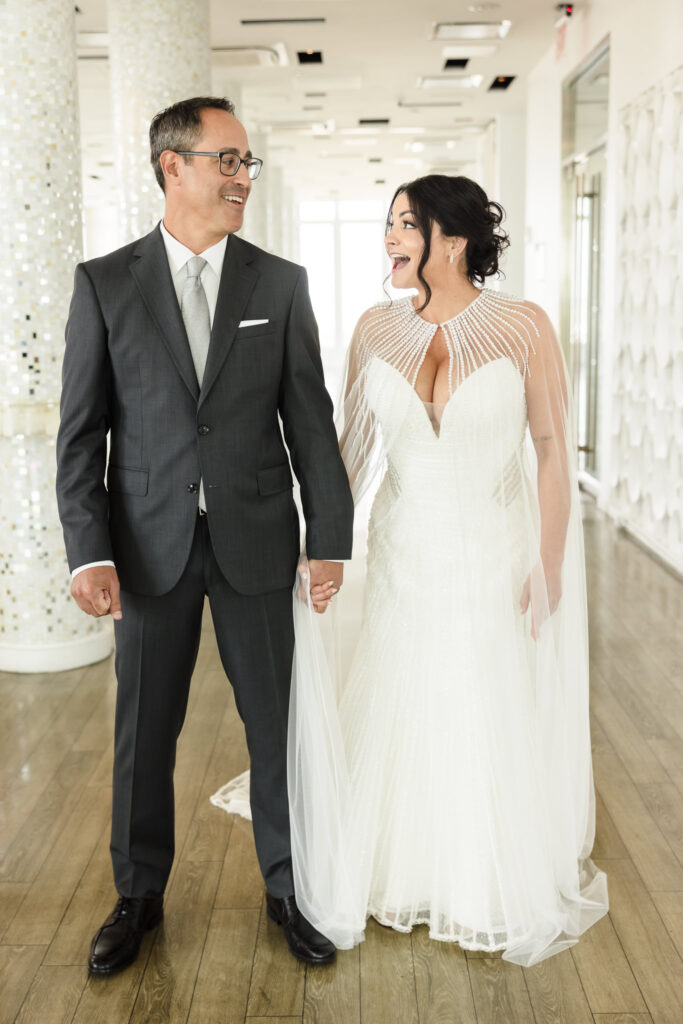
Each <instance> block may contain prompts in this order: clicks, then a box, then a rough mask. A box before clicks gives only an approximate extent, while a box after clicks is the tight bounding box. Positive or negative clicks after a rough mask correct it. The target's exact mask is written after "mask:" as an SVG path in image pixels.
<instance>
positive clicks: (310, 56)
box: [297, 50, 323, 64]
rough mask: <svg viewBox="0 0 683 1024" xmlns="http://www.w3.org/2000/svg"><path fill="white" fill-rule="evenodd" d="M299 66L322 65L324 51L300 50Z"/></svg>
mask: <svg viewBox="0 0 683 1024" xmlns="http://www.w3.org/2000/svg"><path fill="white" fill-rule="evenodd" d="M297 57H298V58H299V64H322V62H323V55H322V50H298V51H297Z"/></svg>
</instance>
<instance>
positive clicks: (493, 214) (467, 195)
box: [387, 174, 510, 309]
mask: <svg viewBox="0 0 683 1024" xmlns="http://www.w3.org/2000/svg"><path fill="white" fill-rule="evenodd" d="M403 193H405V194H406V196H407V197H408V199H409V200H410V208H411V210H412V211H413V214H414V215H415V222H416V224H417V227H418V230H419V232H420V234H421V235H422V237H423V238H424V243H425V247H424V251H423V253H422V258H421V259H420V264H419V266H418V268H417V276H418V278H419V280H420V282H421V284H422V286H423V288H424V289H425V293H426V296H427V298H426V302H425V303H424V305H423V306H422V307H421V309H424V308H425V306H427V305H428V304H429V301H430V299H431V297H432V290H431V288H430V287H429V285H428V284H427V282H426V281H425V279H424V276H423V273H422V272H423V270H424V268H425V266H426V264H427V260H428V259H429V254H430V251H431V239H432V225H433V224H435V223H436V224H438V225H439V227H440V228H441V230H442V232H443V233H444V235H446V237H447V238H452V237H454V236H457V237H458V238H466V239H467V246H466V247H465V262H466V265H467V276H468V278H469V279H470V281H471V282H472V284H480V285H481V284H483V283H484V281H485V279H486V278H487V277H492V276H493V275H496V274H498V275H499V274H501V273H502V271H500V270H499V269H498V261H499V259H500V257H501V255H502V254H503V252H504V251H505V249H507V247H508V245H509V244H510V239H509V237H508V235H507V234H506V232H505V231H502V230H501V229H500V224H501V221H502V220H503V217H504V216H505V210H504V209H503V207H502V206H501V205H500V204H499V203H493V202H489V198H488V196H487V195H486V193H485V192H484V190H483V188H481V186H479V185H477V183H476V181H472V179H471V178H464V177H453V178H452V177H450V176H449V175H446V174H427V175H426V176H425V177H423V178H416V179H415V180H414V181H410V182H408V183H407V184H405V185H400V186H399V187H398V188H397V189H396V192H395V194H394V198H393V199H392V200H391V207H390V212H389V217H388V218H387V230H389V224H390V219H389V218H390V217H391V209H392V208H393V205H394V203H395V202H396V199H397V197H398V196H400V195H401V194H403Z"/></svg>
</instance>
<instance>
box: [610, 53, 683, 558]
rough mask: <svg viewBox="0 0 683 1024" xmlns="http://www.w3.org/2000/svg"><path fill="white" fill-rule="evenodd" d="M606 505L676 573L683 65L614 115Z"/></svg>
mask: <svg viewBox="0 0 683 1024" xmlns="http://www.w3.org/2000/svg"><path fill="white" fill-rule="evenodd" d="M617 160H618V181H619V189H620V191H619V195H618V197H617V202H618V222H617V231H618V238H617V250H616V251H617V254H618V258H619V260H620V267H619V268H618V274H617V306H616V323H615V338H616V346H615V362H614V369H613V397H612V423H611V433H612V457H611V474H610V480H609V485H610V499H609V500H610V505H611V509H612V511H613V512H614V513H615V514H616V515H617V516H618V517H619V518H620V519H622V521H623V522H624V523H625V524H626V525H627V526H630V527H632V528H633V529H634V530H635V532H636V533H637V534H638V535H640V537H641V538H642V539H643V540H645V541H646V542H647V543H649V544H651V546H652V547H653V548H654V549H655V550H656V551H658V552H659V553H660V555H662V556H663V557H664V558H665V559H667V560H668V561H670V562H671V563H672V564H673V565H675V566H676V567H677V568H678V569H680V570H681V571H683V245H682V244H681V239H683V67H681V68H679V69H678V70H677V71H675V72H673V73H672V74H670V75H667V76H666V77H665V78H663V79H662V80H661V81H660V82H658V83H657V84H656V85H655V86H654V87H653V88H651V89H649V90H647V91H646V92H645V93H643V94H642V95H641V96H639V97H638V99H637V100H635V101H634V102H633V103H631V104H629V106H627V107H625V108H624V109H623V110H622V111H621V113H620V119H619V138H618V144H617Z"/></svg>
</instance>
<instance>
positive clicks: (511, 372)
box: [223, 290, 607, 966]
mask: <svg viewBox="0 0 683 1024" xmlns="http://www.w3.org/2000/svg"><path fill="white" fill-rule="evenodd" d="M438 326H439V325H432V324H429V323H427V322H426V321H424V320H423V319H422V318H421V317H420V316H419V315H418V314H417V313H416V312H415V310H414V307H413V305H412V302H411V300H409V299H408V300H403V301H402V302H397V303H393V304H383V305H381V306H378V307H373V309H371V310H369V311H368V312H367V313H366V314H364V316H363V317H362V318H361V320H360V322H359V325H358V327H357V329H356V332H355V334H354V338H353V341H352V343H351V346H350V348H349V353H348V357H347V367H346V377H345V383H344V393H343V403H342V405H341V408H340V413H341V423H340V438H341V441H340V443H341V448H342V454H343V457H344V462H345V465H346V467H347V471H348V473H349V478H350V480H351V484H352V489H353V492H354V499H355V501H356V504H357V506H358V505H362V504H363V499H364V498H365V497H366V496H369V495H370V494H371V492H372V490H373V489H374V488H377V483H378V481H379V487H378V489H377V491H376V494H375V498H374V502H373V508H372V515H371V521H370V530H369V551H368V564H367V583H366V590H365V595H364V597H362V596H361V593H360V591H361V590H362V586H361V585H360V584H359V583H357V582H355V581H354V577H358V576H359V575H360V576H361V578H362V577H363V576H364V575H365V574H364V573H360V574H359V573H358V570H357V568H356V566H355V565H353V566H352V567H351V571H350V573H349V572H348V571H347V577H348V576H350V577H351V578H350V579H349V580H348V582H347V583H346V584H345V587H344V588H343V590H342V593H341V594H340V596H339V599H338V602H337V606H336V608H335V614H336V617H337V620H340V621H338V628H337V629H336V630H335V629H334V628H333V627H334V623H333V622H332V621H331V617H330V616H329V615H328V616H326V617H325V621H321V618H320V617H319V616H316V615H315V614H314V613H313V611H312V609H311V606H310V602H309V601H307V600H306V599H305V594H306V586H305V578H304V579H299V580H298V581H297V586H296V587H295V590H294V616H295V628H296V654H295V663H294V669H293V685H292V696H291V701H290V727H289V765H288V770H289V791H290V815H291V828H292V852H293V863H294V871H295V886H296V893H297V900H298V902H299V905H300V907H301V909H302V911H303V913H304V914H305V915H306V916H307V917H308V918H309V920H311V921H312V923H313V924H314V925H315V926H316V927H318V928H319V929H320V930H321V931H322V932H324V933H325V934H326V935H328V936H329V937H330V938H331V939H332V940H333V941H334V942H335V943H336V945H338V946H339V947H340V948H348V947H350V946H352V945H354V944H355V943H357V942H358V941H360V940H361V939H362V937H363V933H364V929H365V923H366V919H367V916H368V914H369V913H374V914H375V915H376V916H378V917H379V918H380V920H383V921H385V922H386V923H389V924H391V925H393V927H395V928H398V929H399V930H406V931H408V930H410V929H411V928H412V927H413V926H414V925H416V924H421V923H424V924H427V925H428V926H429V929H430V934H431V935H432V936H433V937H435V938H439V939H444V940H451V941H458V942H459V943H460V944H461V945H462V946H464V947H467V948H473V949H484V950H491V951H492V950H496V949H501V950H503V951H504V952H503V956H504V958H505V959H508V960H511V961H513V962H516V963H520V964H523V965H526V966H528V965H530V964H533V963H536V962H538V961H539V960H541V959H543V958H544V957H546V956H550V955H553V954H554V953H557V952H559V951H560V950H562V949H564V948H566V947H567V946H568V945H571V944H572V943H574V942H575V941H576V940H577V937H578V936H579V935H580V934H581V933H582V932H583V931H584V930H585V929H586V928H587V927H589V926H590V925H591V924H592V923H594V921H596V920H597V919H598V918H599V917H601V916H602V915H603V914H604V913H606V910H607V890H606V880H605V876H604V874H603V873H602V872H600V871H598V870H597V869H596V868H595V866H594V865H593V863H592V861H591V860H590V857H589V854H590V851H591V848H592V845H593V839H594V822H595V803H594V791H593V779H592V768H591V753H590V734H589V723H588V639H587V615H586V587H585V576H584V557H583V538H582V529H581V519H580V509H579V492H578V483H577V475H576V464H575V457H574V450H575V439H574V425H573V420H572V409H571V399H570V395H569V387H568V381H567V374H566V368H565V364H564V360H563V357H562V353H561V350H560V347H559V345H558V343H557V339H556V337H555V333H554V331H553V329H552V326H551V324H550V322H549V320H548V318H547V316H546V315H545V314H544V313H543V311H542V310H541V309H539V308H538V307H536V306H534V305H533V304H531V303H524V302H520V301H517V300H514V299H511V298H508V297H504V296H500V295H498V294H497V293H492V292H489V291H488V290H486V291H484V292H482V294H481V295H480V296H478V297H477V298H476V299H475V300H474V302H473V303H472V304H471V305H470V306H469V307H468V308H467V310H465V311H464V313H463V314H460V315H459V316H458V317H456V318H454V319H453V320H452V321H449V322H448V323H447V324H443V325H441V335H440V339H441V341H442V342H444V343H445V345H446V347H447V350H448V356H449V374H448V381H447V389H446V393H445V394H443V393H442V394H441V395H434V394H430V395H429V396H426V395H424V392H422V394H423V397H425V398H426V397H429V398H430V400H433V401H434V402H435V405H434V407H433V409H432V412H433V416H432V419H433V418H434V413H437V412H438V411H440V412H441V415H440V417H439V416H438V415H437V419H439V420H440V433H439V436H438V437H437V436H436V434H435V429H434V424H433V422H430V418H429V416H428V415H427V411H426V409H425V407H424V406H423V405H422V403H421V401H420V392H421V388H422V387H423V381H422V379H421V376H420V369H421V367H422V365H423V362H424V358H425V355H426V353H427V351H428V350H429V348H430V345H431V343H432V341H433V340H434V337H435V334H436V332H437V327H438ZM460 388H462V389H463V390H462V391H460ZM416 473H418V475H417V476H416V475H415V474H416ZM419 474H422V476H420V475H419ZM435 484H436V490H434V491H433V494H432V493H431V492H430V488H433V487H434V485H435ZM444 499H445V500H444ZM300 572H301V574H302V576H303V577H305V573H306V566H305V562H303V563H302V565H301V567H300ZM302 596H303V597H304V599H303V600H302ZM527 598H528V605H529V607H528V609H527V610H526V612H524V613H523V611H522V609H523V607H524V606H525V605H526V603H527ZM361 601H362V614H360V615H359V614H358V610H359V604H360V603H361ZM354 619H355V620H358V619H360V628H354V627H353V626H352V625H349V623H353V621H354ZM335 632H336V633H337V634H338V646H337V648H336V650H335V649H334V644H332V643H331V642H330V638H331V635H332V634H334V633H335ZM532 633H533V634H534V635H532ZM325 634H327V636H326V635H325ZM354 651H355V653H354ZM223 805H224V804H223Z"/></svg>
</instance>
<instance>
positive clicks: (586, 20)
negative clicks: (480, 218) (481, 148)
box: [524, 0, 683, 569]
mask: <svg viewBox="0 0 683 1024" xmlns="http://www.w3.org/2000/svg"><path fill="white" fill-rule="evenodd" d="M681 38H683V4H681V3H680V0H650V2H649V3H647V4H640V3H628V4H624V3H623V0H621V2H619V0H593V3H591V5H590V6H589V7H586V8H585V9H583V10H579V11H578V12H577V14H576V15H575V16H574V17H573V18H572V19H571V21H570V22H569V23H568V26H567V33H566V45H565V50H564V53H563V55H562V57H561V58H560V59H557V58H556V54H555V47H554V46H552V47H551V48H549V50H548V53H547V54H546V56H545V57H544V58H543V59H542V60H541V61H540V62H539V64H538V65H537V66H536V68H534V70H533V71H532V73H531V75H530V77H529V90H528V105H527V151H526V168H527V174H526V195H527V204H526V206H527V209H526V223H527V232H526V242H527V248H526V261H525V289H524V291H525V294H526V296H527V298H530V299H533V300H535V301H536V302H539V303H540V304H541V305H543V306H544V307H545V308H546V309H547V310H548V312H549V314H550V316H551V317H552V318H553V319H554V320H555V321H556V322H557V320H558V318H559V316H558V315H559V308H560V284H561V277H560V276H561V269H562V265H563V258H564V254H563V252H562V242H563V239H562V220H561V187H562V179H561V132H562V88H563V84H564V82H565V81H566V80H567V79H568V78H570V77H571V76H572V74H574V73H575V72H576V71H577V70H578V68H579V67H580V66H581V65H582V64H583V63H584V62H585V61H586V60H587V59H588V58H589V57H590V56H591V55H592V54H593V53H595V52H596V51H597V50H598V49H599V48H600V47H601V46H602V45H604V44H605V43H606V42H609V44H610V85H609V129H608V145H607V158H608V164H607V166H608V171H607V181H606V196H607V199H606V219H605V230H604V258H605V261H604V267H605V275H604V290H603V308H602V312H601V335H602V341H601V345H602V348H601V360H602V367H603V369H602V373H601V392H600V395H599V410H598V415H599V417H600V424H601V430H600V437H601V447H602V452H601V456H602V458H601V462H602V466H603V467H604V468H603V479H602V481H601V491H600V495H599V501H600V504H601V505H602V507H603V508H606V509H607V510H608V511H609V512H611V513H612V514H613V515H614V516H615V517H617V518H619V519H621V520H623V521H625V522H626V523H627V525H629V526H630V528H631V529H632V530H633V531H634V532H635V533H637V534H638V535H639V536H640V538H641V539H642V540H643V541H645V542H646V543H647V544H649V545H650V546H651V547H652V548H653V549H654V550H656V551H657V552H658V553H659V554H661V555H662V556H663V557H664V558H666V559H667V560H668V561H670V562H671V563H672V564H674V565H675V566H677V567H678V568H679V569H680V568H682V567H683V565H682V563H683V557H682V555H681V547H680V541H679V540H677V539H676V537H675V533H676V530H675V529H673V527H672V526H671V520H672V516H673V513H672V512H671V511H670V509H669V507H668V503H669V502H670V501H671V491H670V489H669V491H668V496H667V499H666V501H667V511H666V513H665V514H664V515H663V516H662V514H661V510H662V498H661V496H657V497H655V495H654V492H653V491H652V488H653V479H654V475H653V474H654V471H653V470H652V466H651V464H650V463H648V461H647V460H645V459H643V460H642V461H641V462H640V468H639V469H636V467H635V465H633V464H632V465H631V466H630V467H629V483H628V486H626V485H624V477H623V472H624V469H623V467H624V465H625V463H624V456H625V452H626V450H627V448H628V447H630V442H629V444H628V445H626V444H625V442H624V437H625V435H626V432H627V431H631V432H632V433H633V434H634V436H635V433H637V431H636V429H635V427H634V424H635V423H636V422H638V417H639V416H641V415H642V414H643V406H642V402H643V397H644V396H646V402H647V403H649V405H650V406H656V405H657V403H659V405H660V406H661V405H662V401H663V399H662V395H664V394H665V392H666V388H667V387H668V385H667V383H666V380H665V378H666V376H667V375H668V374H671V372H672V369H673V366H674V363H673V361H672V355H671V346H672V345H676V344H678V345H680V334H678V336H674V338H673V341H672V340H671V336H670V334H669V333H668V332H667V331H665V332H664V333H661V332H660V331H659V330H658V327H657V325H656V324H655V323H654V322H653V323H649V324H648V322H647V320H646V319H643V320H642V321H641V324H642V329H641V330H640V333H639V337H638V338H636V337H635V336H634V331H632V330H629V332H628V333H626V332H625V330H624V316H623V315H621V313H620V309H619V303H620V302H623V295H624V289H634V290H635V291H636V292H639V291H640V290H642V289H643V288H645V287H646V285H647V282H648V280H650V281H651V280H652V275H653V273H654V274H655V276H656V274H657V271H656V270H654V268H655V267H657V266H658V265H659V260H660V239H659V238H658V237H657V233H656V232H652V231H651V230H650V231H646V232H645V233H644V234H643V236H642V238H640V239H639V240H636V241H635V242H634V245H635V247H636V248H637V250H638V256H637V258H636V259H634V260H633V262H632V263H630V262H629V261H628V260H625V259H623V258H622V256H623V255H624V252H623V249H624V244H625V239H624V226H623V218H622V214H623V210H624V202H625V201H626V199H627V198H628V196H629V194H630V193H631V191H632V189H633V187H634V182H633V181H632V180H629V179H628V178H627V177H626V176H625V175H626V164H625V163H624V160H623V159H622V160H620V157H619V149H618V140H619V136H620V130H621V129H622V128H623V127H624V126H625V124H626V122H627V121H628V120H629V118H631V116H632V112H631V113H629V112H628V110H627V108H630V107H633V108H634V109H635V108H636V107H639V105H640V104H642V103H643V102H648V100H646V97H645V94H646V93H648V91H649V90H651V89H653V88H655V87H657V89H658V90H659V91H660V92H661V90H663V89H667V88H671V83H672V81H673V79H669V80H668V84H667V78H668V76H670V75H671V73H672V72H674V71H675V70H676V69H677V67H678V66H679V65H680V63H681V47H680V40H681ZM634 166H635V165H632V166H631V167H630V170H629V173H631V171H633V168H634ZM639 173H640V175H641V179H643V180H644V179H645V176H647V175H649V183H648V184H647V185H644V186H643V187H645V188H646V189H647V188H650V189H651V190H652V191H653V193H654V194H655V195H656V194H657V193H658V191H659V188H660V183H659V181H658V180H656V175H655V173H654V167H653V166H651V167H650V169H649V171H645V170H641V171H640V172H639ZM682 180H683V173H682V172H681V169H680V165H679V170H678V182H679V183H680V182H681V181H682ZM679 190H680V184H679ZM678 201H679V205H680V203H681V202H683V200H682V199H681V197H680V191H679V197H678ZM669 216H672V214H671V213H670V214H669ZM620 218H622V221H620ZM627 233H628V232H627ZM673 244H674V245H675V246H676V248H677V252H680V245H681V233H680V229H679V233H678V237H677V239H675V240H674V241H673ZM677 258H678V257H677ZM627 279H628V280H627ZM679 288H680V281H679ZM651 301H652V300H650V302H651ZM651 309H652V306H650V310H651ZM660 319H661V318H660ZM678 329H679V330H680V321H679V328H678ZM643 346H644V349H647V350H649V351H650V356H649V368H648V369H647V374H648V383H647V385H645V384H644V383H643V380H642V378H643V377H644V376H645V373H646V368H645V364H644V363H643V358H642V354H641V349H642V348H643ZM625 348H626V349H629V350H631V351H630V355H628V356H627V355H626V354H625ZM631 364H632V371H633V372H631V370H624V367H629V366H631ZM677 372H678V371H677ZM668 408H669V412H668V413H667V414H665V415H659V414H658V416H657V417H656V421H657V423H658V426H657V431H658V432H659V431H665V432H667V433H668V434H669V436H671V437H678V438H679V439H680V424H679V423H677V422H676V416H680V411H678V412H676V411H675V410H672V408H671V406H670V405H669V406H668ZM658 412H659V413H660V414H661V413H662V409H661V408H660V409H659V411H658ZM654 421H655V419H654V418H653V414H652V412H651V410H649V411H648V422H652V423H654ZM648 444H649V445H651V446H652V447H655V446H656V447H658V449H659V447H661V444H660V441H659V440H656V439H655V437H654V435H653V436H652V439H651V442H648ZM667 457H670V458H671V460H672V461H671V462H670V470H669V471H670V473H680V465H678V466H677V465H676V464H675V462H676V460H675V459H674V458H673V457H672V456H667ZM657 472H659V471H657ZM638 477H639V479H637V478H638ZM654 486H655V487H656V485H654ZM676 486H678V487H680V483H679V482H677V484H676ZM636 492H637V493H636ZM680 500H681V499H680V489H679V490H678V497H677V498H676V501H678V513H677V514H678V518H679V520H680ZM655 505H656V506H657V509H658V510H659V518H658V517H657V515H655V514H654V506H655Z"/></svg>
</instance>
